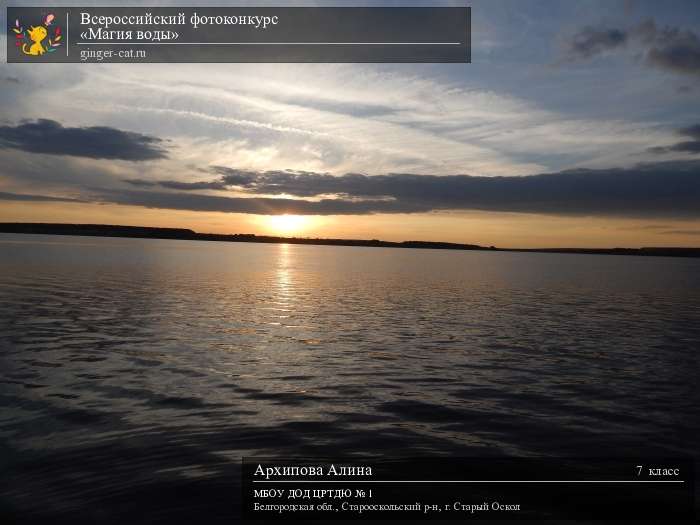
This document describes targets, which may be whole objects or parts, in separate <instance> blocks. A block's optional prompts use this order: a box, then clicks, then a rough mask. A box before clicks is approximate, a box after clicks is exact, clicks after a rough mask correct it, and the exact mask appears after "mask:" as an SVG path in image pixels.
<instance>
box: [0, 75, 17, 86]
mask: <svg viewBox="0 0 700 525" xmlns="http://www.w3.org/2000/svg"><path fill="white" fill-rule="evenodd" d="M0 82H6V83H8V84H19V83H20V80H19V78H17V77H12V76H9V75H8V76H5V77H3V78H1V79H0Z"/></svg>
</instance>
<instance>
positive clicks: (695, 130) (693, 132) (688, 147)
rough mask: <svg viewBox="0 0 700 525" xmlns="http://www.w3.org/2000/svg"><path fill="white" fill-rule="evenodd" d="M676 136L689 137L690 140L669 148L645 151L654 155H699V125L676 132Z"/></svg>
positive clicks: (658, 147)
mask: <svg viewBox="0 0 700 525" xmlns="http://www.w3.org/2000/svg"><path fill="white" fill-rule="evenodd" d="M678 134H679V135H681V136H685V137H690V138H691V139H692V140H684V141H682V142H678V143H676V144H672V145H670V146H655V147H653V148H649V149H648V150H647V151H649V152H650V153H656V154H660V155H663V154H666V153H691V154H700V124H696V125H695V126H690V127H687V128H683V129H680V130H678Z"/></svg>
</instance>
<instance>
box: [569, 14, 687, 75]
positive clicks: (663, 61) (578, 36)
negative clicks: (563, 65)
mask: <svg viewBox="0 0 700 525" xmlns="http://www.w3.org/2000/svg"><path fill="white" fill-rule="evenodd" d="M628 42H632V43H634V45H635V47H637V48H639V49H640V50H641V51H642V53H643V55H644V60H645V62H646V63H647V64H648V65H650V66H653V67H656V68H660V69H665V70H667V71H672V72H674V73H681V74H687V75H699V74H700V37H698V35H697V34H695V33H694V32H693V31H690V30H683V29H680V28H677V27H662V28H659V27H657V25H656V23H655V22H654V21H653V20H651V19H649V20H645V21H643V22H641V23H640V24H638V25H637V26H634V27H632V28H630V29H620V28H611V29H594V28H591V27H586V28H584V29H582V30H580V31H579V32H577V33H575V34H574V35H572V36H571V37H569V38H568V41H567V42H566V53H565V60H567V61H575V60H580V59H589V58H592V57H594V56H597V55H601V54H603V53H605V52H607V51H612V50H617V49H619V48H621V47H624V46H625V44H627V43H628Z"/></svg>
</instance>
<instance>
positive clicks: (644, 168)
mask: <svg viewBox="0 0 700 525" xmlns="http://www.w3.org/2000/svg"><path fill="white" fill-rule="evenodd" d="M213 171H215V172H217V173H226V175H223V176H222V178H221V179H218V180H216V181H213V182H214V183H216V184H225V185H226V186H227V187H232V189H236V190H237V191H239V192H245V193H248V194H250V195H251V197H225V196H218V195H203V194H192V193H187V192H149V191H136V190H116V191H110V192H108V193H104V194H103V195H102V198H104V199H106V200H109V201H111V202H118V203H119V204H134V205H138V206H147V207H153V208H170V209H184V210H195V211H224V212H237V213H256V214H280V213H294V214H319V215H328V214H370V213H417V212H428V211H439V210H486V211H502V212H526V213H543V214H556V215H598V216H627V217H679V218H680V217H700V162H699V161H685V162H663V163H651V164H644V165H639V166H636V167H633V168H616V169H597V170H591V169H580V170H570V171H564V172H559V173H550V174H540V175H532V176H527V177H478V176H469V175H452V176H434V175H414V174H401V173H394V174H388V175H376V176H367V175H361V174H347V175H343V176H340V177H334V176H331V175H328V174H325V173H309V172H294V171H266V172H253V171H249V170H235V169H233V168H226V170H223V169H222V168H221V167H215V168H213ZM227 177H232V179H228V178H227ZM229 180H236V181H237V183H236V184H228V183H227V181H229ZM166 182H167V181H166ZM132 184H133V181H132ZM156 184H157V183H156ZM188 189H190V188H188ZM280 194H286V195H292V196H294V197H297V198H296V199H285V198H270V197H260V196H259V195H280ZM253 195H256V196H255V197H253ZM328 196H333V198H328ZM309 197H315V198H317V199H319V200H315V201H310V200H304V198H309ZM321 197H323V198H321Z"/></svg>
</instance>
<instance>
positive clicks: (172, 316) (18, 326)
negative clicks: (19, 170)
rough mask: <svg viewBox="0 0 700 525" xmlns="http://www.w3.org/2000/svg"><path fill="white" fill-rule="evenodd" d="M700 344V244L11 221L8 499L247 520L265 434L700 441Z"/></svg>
mask: <svg viewBox="0 0 700 525" xmlns="http://www.w3.org/2000/svg"><path fill="white" fill-rule="evenodd" d="M699 349H700V260H697V259H695V260H694V259H674V258H655V257H649V258H645V257H619V256H595V255H590V256H589V255H565V254H533V253H491V252H455V251H440V250H409V249H381V248H360V247H329V246H295V245H278V244H270V245H265V244H243V243H206V242H190V241H166V240H138V239H103V238H91V237H59V236H39V235H8V234H2V235H0V406H2V410H1V411H0V469H2V474H1V475H0V476H1V477H0V517H2V516H6V517H12V516H20V517H22V518H40V517H51V518H52V519H55V520H56V521H61V520H65V521H70V522H71V523H81V522H83V521H84V522H96V521H100V522H109V523H112V522H113V523H127V522H128V523H155V522H161V521H162V522H164V523H172V522H173V521H177V520H179V519H182V520H183V521H187V520H194V519H197V517H201V515H202V514H203V513H206V514H207V515H208V516H209V518H208V519H207V521H211V520H212V519H213V518H215V517H219V518H221V519H222V521H227V522H228V523H232V521H231V519H232V518H231V517H232V516H233V515H234V514H235V511H236V505H237V503H238V494H239V493H238V492H237V491H239V490H240V489H239V479H238V478H239V466H240V458H241V456H250V455H267V456H270V455H281V456H286V455H297V456H298V455H306V456H312V455H316V454H319V455H353V454H376V455H390V456H425V455H445V454H457V455H462V456H483V455H494V456H497V455H518V456H539V455H544V456H567V455H569V456H572V455H575V456H581V455H597V456H606V455H607V456H634V455H642V454H644V455H647V454H651V455H661V456H663V455H666V456H678V455H692V456H695V457H698V456H699V455H700V454H699V453H698V444H697V440H698V435H700V417H699V412H698V407H699V406H700V393H699V392H700V389H698V383H697V382H698V377H699V375H698V371H699V370H700V366H699V363H698V360H699V358H698V350H699ZM127 520H128V521H127Z"/></svg>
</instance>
